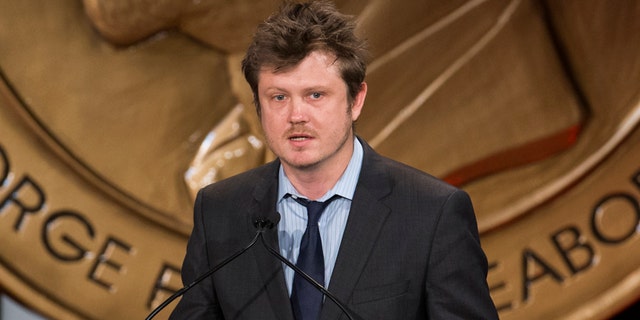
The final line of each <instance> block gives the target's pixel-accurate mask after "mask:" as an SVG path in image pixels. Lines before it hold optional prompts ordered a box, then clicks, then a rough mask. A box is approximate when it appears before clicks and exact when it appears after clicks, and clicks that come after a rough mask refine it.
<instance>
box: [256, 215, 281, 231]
mask: <svg viewBox="0 0 640 320" xmlns="http://www.w3.org/2000/svg"><path fill="white" fill-rule="evenodd" d="M278 222H280V214H279V213H277V212H276V213H275V214H274V215H272V217H271V218H267V217H264V218H257V219H256V220H255V221H253V226H254V227H256V229H258V230H260V231H264V230H270V229H273V227H275V226H276V225H277V224H278Z"/></svg>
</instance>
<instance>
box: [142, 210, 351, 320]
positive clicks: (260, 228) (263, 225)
mask: <svg viewBox="0 0 640 320" xmlns="http://www.w3.org/2000/svg"><path fill="white" fill-rule="evenodd" d="M279 221H280V215H277V216H276V217H275V219H274V221H271V220H270V219H268V218H258V219H256V220H255V221H254V222H253V226H254V227H256V229H257V231H256V235H255V236H254V237H253V239H252V240H251V242H249V244H248V245H247V246H246V247H244V248H242V249H241V250H240V251H238V252H236V253H234V254H233V255H231V256H229V257H228V258H226V259H225V260H223V261H222V262H220V263H218V264H217V265H215V266H214V267H213V268H211V269H209V271H207V272H206V273H204V274H202V275H201V276H199V277H198V278H197V279H195V280H194V281H193V282H191V283H190V284H188V285H186V286H184V287H183V288H182V289H180V290H178V291H176V292H175V293H174V294H172V295H171V296H170V297H169V298H167V299H166V300H165V301H163V302H162V303H161V304H160V305H159V306H157V307H156V308H155V309H153V311H152V312H151V313H150V314H149V315H148V316H147V317H146V318H145V320H151V319H153V317H155V316H156V315H157V314H158V313H159V312H160V311H162V309H164V308H165V307H166V306H167V305H169V304H170V303H171V302H173V300H175V299H177V298H178V297H180V296H182V295H183V294H185V293H186V292H187V291H189V290H190V289H191V288H193V287H194V286H195V285H197V284H198V283H200V282H202V280H204V279H206V278H207V277H209V276H211V275H212V274H214V273H215V272H216V271H218V270H220V268H222V267H224V266H225V265H227V264H228V263H229V262H231V261H233V260H234V259H236V258H237V257H239V256H240V255H242V254H243V253H245V252H246V251H247V250H249V249H251V247H253V246H254V245H255V244H256V243H257V242H258V239H260V240H261V241H260V242H261V243H262V245H263V246H264V247H265V249H267V251H268V252H269V253H271V255H273V256H275V257H276V258H277V259H278V260H280V261H282V262H283V263H284V264H286V265H287V266H288V267H289V268H291V269H293V271H294V272H296V273H298V274H300V275H301V276H302V277H303V278H304V279H305V280H306V281H308V282H309V283H311V285H313V286H314V287H315V288H316V289H318V290H319V291H320V292H322V293H323V294H324V295H325V296H326V297H328V298H329V299H330V300H331V301H333V303H335V304H336V305H337V306H338V308H340V310H342V312H343V313H344V314H345V315H346V316H347V318H349V320H354V318H353V316H352V313H351V312H349V311H348V310H347V308H346V306H345V305H344V304H343V303H342V302H340V300H338V298H336V297H335V296H334V295H333V294H331V292H329V291H328V290H327V289H325V287H324V286H322V285H321V284H319V283H318V282H317V281H315V280H314V279H313V278H311V276H309V275H308V274H306V273H305V272H304V271H302V270H300V268H298V267H297V266H296V265H294V264H293V263H291V262H290V261H289V260H287V258H285V257H283V256H282V255H281V254H280V253H279V252H278V251H276V250H274V249H273V248H271V247H270V246H268V245H267V243H266V241H265V239H264V236H263V233H264V232H265V231H267V230H270V229H273V227H275V226H276V225H277V224H278V222H279ZM353 314H354V315H355V313H353ZM357 319H358V320H361V318H360V317H357Z"/></svg>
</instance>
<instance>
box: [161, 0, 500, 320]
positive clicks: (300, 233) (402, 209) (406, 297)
mask: <svg viewBox="0 0 640 320" xmlns="http://www.w3.org/2000/svg"><path fill="white" fill-rule="evenodd" d="M354 28H355V24H354V22H353V21H352V20H350V19H349V18H348V17H346V16H344V15H342V14H340V13H338V12H337V11H336V10H335V7H334V6H333V5H331V4H330V3H326V2H320V1H311V2H309V3H305V4H293V3H286V4H284V5H283V6H282V7H281V10H280V11H279V12H278V13H276V14H274V15H273V16H271V17H270V18H269V19H267V20H266V21H265V22H264V23H263V24H261V25H260V26H259V27H258V30H257V32H256V34H255V36H254V39H253V42H252V44H251V46H250V47H249V49H248V52H247V54H246V56H245V59H244V60H243V65H242V67H243V71H244V74H245V77H246V79H247V81H248V82H249V84H250V86H251V89H252V91H253V94H254V99H255V104H256V108H257V112H258V115H259V117H260V121H261V123H262V127H263V130H264V135H265V137H266V140H267V143H268V145H269V147H270V148H271V150H272V151H273V152H274V153H275V154H276V155H277V157H278V159H277V160H276V161H274V162H272V163H269V164H266V165H264V166H262V167H259V168H256V169H253V170H251V171H248V172H246V173H243V174H240V175H238V176H235V177H232V178H230V179H227V180H224V181H221V182H218V183H215V184H213V185H210V186H208V187H205V188H203V189H202V190H200V192H199V193H198V196H197V199H196V202H195V208H194V228H193V232H192V235H191V237H190V239H189V243H188V246H187V254H186V257H185V260H184V264H183V268H182V274H183V281H184V282H185V283H191V282H192V281H193V280H194V279H195V278H196V277H198V276H199V275H201V274H204V273H205V272H207V271H208V270H209V269H211V268H212V267H213V266H215V265H217V264H219V263H220V262H221V261H223V260H224V259H226V258H228V257H229V256H231V255H233V254H234V253H235V252H237V251H239V250H240V249H241V248H243V247H245V246H247V244H248V243H249V241H250V240H251V239H252V238H253V237H254V235H255V234H256V228H255V226H254V222H255V221H256V220H257V219H261V218H262V219H269V220H271V221H276V220H277V219H278V216H279V217H281V219H280V220H279V222H278V224H277V227H276V228H274V229H273V230H269V231H265V233H264V236H265V237H266V240H267V244H268V245H269V246H271V247H272V248H276V250H279V251H280V252H281V253H282V255H284V256H285V257H286V258H287V259H289V260H290V261H291V262H292V263H295V264H296V265H297V266H298V267H300V268H301V269H303V270H305V272H308V273H309V274H310V275H311V276H312V277H313V278H314V279H315V280H316V281H318V282H319V283H320V284H322V285H324V286H325V287H326V288H328V290H329V292H331V293H332V294H333V295H334V296H336V297H337V298H338V299H339V301H341V302H342V303H344V304H345V305H346V306H347V308H348V309H349V313H350V314H351V316H352V317H353V318H357V317H359V318H362V319H367V320H368V319H387V320H389V319H392V320H393V319H397V320H405V319H497V314H496V310H495V307H494V305H493V303H492V301H491V298H490V296H489V290H488V287H487V283H486V274H487V261H486V257H485V255H484V253H483V251H482V249H481V247H480V243H479V236H478V231H477V226H476V220H475V216H474V212H473V208H472V205H471V202H470V199H469V197H468V196H467V194H466V193H464V192H463V191H461V190H458V189H456V188H454V187H451V186H449V185H447V184H445V183H443V182H441V181H440V180H437V179H436V178H434V177H432V176H430V175H428V174H425V173H423V172H420V171H418V170H416V169H413V168H410V167H407V166H405V165H402V164H400V163H397V162H395V161H393V160H390V159H387V158H385V157H382V156H380V155H378V154H376V153H375V152H374V151H373V150H372V149H371V148H370V147H369V146H368V145H367V144H366V142H365V141H364V140H362V139H360V138H358V137H356V136H355V134H354V123H355V121H356V120H357V119H358V117H359V115H360V113H361V111H362V108H363V105H364V101H365V97H366V94H367V85H366V83H365V82H364V77H365V70H366V59H365V58H366V50H365V45H364V43H363V41H362V40H360V39H359V38H357V37H356V36H355V35H354ZM309 200H314V201H318V202H324V204H323V205H322V206H323V207H326V208H324V211H323V212H322V209H320V210H319V211H320V212H321V213H319V214H318V213H314V214H313V216H314V217H316V218H317V217H318V216H319V220H318V222H317V223H315V222H312V221H315V219H316V218H313V219H308V217H307V214H308V215H309V217H311V216H312V213H311V212H312V210H315V209H311V207H312V205H311V204H309V203H308V201H309ZM316 205H318V203H317V202H316ZM305 206H307V207H305ZM318 234H319V235H318ZM313 239H318V240H317V241H314V240H313ZM314 244H316V246H315V247H314ZM310 252H311V253H310ZM318 265H319V266H320V267H319V268H320V271H318ZM314 310H315V311H314ZM172 319H326V320H329V319H347V315H345V314H344V313H343V312H342V311H341V310H340V308H339V307H338V306H337V305H336V304H335V303H333V302H332V301H330V300H329V299H327V298H324V299H323V297H322V295H318V291H317V290H316V289H315V288H311V287H309V284H308V281H306V280H304V279H302V278H300V276H299V275H298V273H296V272H293V270H292V269H291V268H289V267H287V266H285V265H283V263H281V262H280V261H279V260H277V259H276V258H274V257H273V256H272V255H270V253H269V252H268V251H267V250H266V249H265V248H264V247H262V246H261V245H256V246H253V247H252V248H251V249H250V250H248V251H247V252H245V253H244V254H242V255H240V256H239V257H238V258H236V259H235V260H233V261H232V262H230V263H229V264H227V265H226V266H224V267H223V268H221V269H220V270H218V271H217V272H216V273H214V274H213V275H212V276H211V277H210V278H207V279H206V280H204V281H203V282H202V283H200V284H198V285H197V286H194V287H193V288H192V290H190V291H188V292H187V293H186V294H185V295H184V296H183V298H182V300H181V301H180V303H179V304H178V306H177V307H176V309H175V310H174V312H173V314H172Z"/></svg>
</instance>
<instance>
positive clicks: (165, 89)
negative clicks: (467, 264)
mask: <svg viewBox="0 0 640 320" xmlns="http://www.w3.org/2000/svg"><path fill="white" fill-rule="evenodd" d="M336 3H337V5H338V7H339V8H341V9H342V10H343V11H344V12H347V13H350V14H353V15H355V16H357V18H358V24H359V32H360V33H361V34H362V35H363V36H364V37H366V38H367V39H368V40H369V42H370V45H371V49H372V52H373V60H372V61H371V64H370V65H369V74H368V77H367V82H368V84H369V88H370V90H369V96H368V97H367V103H366V106H365V110H364V112H363V114H362V116H361V119H360V120H359V122H358V124H357V131H358V133H359V134H360V135H361V136H363V137H364V138H365V139H367V140H368V141H369V142H370V143H371V144H372V145H373V146H374V147H375V148H376V150H378V151H379V152H380V153H382V154H385V155H387V156H390V157H392V158H395V159H397V160H400V161H402V162H405V163H407V164H410V165H412V166H415V167H418V168H420V169H422V170H424V171H427V172H430V173H432V174H434V175H436V176H438V177H441V178H443V179H445V180H447V181H449V182H450V183H452V184H455V185H458V186H460V187H462V188H464V189H465V190H467V191H468V192H469V193H470V194H471V196H472V199H473V201H474V205H475V208H476V211H477V216H478V222H479V228H480V232H481V240H482V245H483V247H484V249H485V251H486V253H487V256H488V258H489V263H490V271H489V277H488V281H489V285H490V287H491V293H492V296H493V299H494V301H495V303H496V305H497V307H498V309H499V313H500V316H501V318H502V319H507V320H508V319H607V318H609V317H611V316H613V315H614V314H616V313H617V312H619V311H621V310H624V309H625V308H626V307H628V306H629V305H631V304H633V303H635V301H637V300H638V299H640V254H638V252H640V235H639V233H640V231H639V230H640V161H639V160H638V159H640V128H639V124H638V123H639V122H640V54H639V52H640V19H638V17H640V2H639V1H635V0H620V1H607V0H564V1H542V0H520V1H518V0H484V1H481V0H475V1H474V0H468V1H462V0H455V1H439V0H431V1H423V0H420V1H418V0H416V1H382V0H359V1H347V0H343V1H337V2H336ZM277 5H278V1H275V0H274V1H248V0H240V1H231V2H230V1H221V0H199V1H180V0H157V1H137V0H112V1H107V0H84V1H81V0H64V1H46V0H21V1H12V0H1V1H0V290H2V291H3V292H5V293H8V294H10V295H11V296H13V297H14V298H16V299H17V300H19V301H21V302H22V303H24V304H26V305H27V306H29V307H31V308H33V309H35V310H37V311H38V312H41V313H43V314H44V315H46V316H47V317H50V318H52V319H137V318H140V319H141V318H144V316H146V315H147V314H148V313H149V312H150V311H151V310H152V309H153V308H154V307H155V306H157V305H158V304H159V303H160V302H161V301H162V300H164V299H165V298H167V297H168V296H169V295H170V294H171V293H172V292H174V291H176V290H177V289H179V288H180V286H181V282H180V277H179V273H180V266H181V262H182V258H183V255H184V250H185V246H186V241H187V238H188V235H189V232H190V228H191V205H192V201H193V195H194V193H195V192H196V191H197V190H198V188H200V187H201V186H203V185H205V184H208V183H215V182H216V181H218V180H220V179H223V178H225V177H228V176H231V175H233V174H236V173H238V172H241V171H244V170H246V169H249V168H252V167H255V166H257V165H260V164H262V163H265V162H266V161H269V160H271V159H272V158H273V155H272V154H271V153H270V152H269V151H268V150H267V148H266V146H265V145H264V141H263V138H262V136H261V133H260V128H259V122H258V120H257V117H256V115H255V111H254V109H253V106H252V105H251V99H252V98H251V93H250V91H249V89H248V86H246V85H245V84H244V82H243V81H244V80H243V79H242V76H241V74H240V67H239V62H240V59H241V58H242V55H243V51H244V49H245V48H246V46H247V44H248V41H249V40H250V37H251V34H252V32H253V30H254V28H255V25H256V24H257V23H258V22H259V21H261V20H263V19H264V18H265V17H266V16H267V15H268V14H269V13H270V12H272V11H273V10H274V9H275V8H276V7H277ZM399 263H401V262H399ZM174 304H175V302H174ZM172 307H173V306H170V307H169V309H171V308H172ZM168 314H169V310H166V311H164V312H163V313H161V314H160V315H159V316H158V318H160V319H165V318H167V317H168Z"/></svg>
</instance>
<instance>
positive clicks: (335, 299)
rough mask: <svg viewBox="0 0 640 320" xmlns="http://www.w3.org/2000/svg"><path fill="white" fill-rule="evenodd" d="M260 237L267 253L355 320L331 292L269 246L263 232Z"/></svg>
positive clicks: (350, 319) (351, 319) (350, 318)
mask: <svg viewBox="0 0 640 320" xmlns="http://www.w3.org/2000/svg"><path fill="white" fill-rule="evenodd" d="M258 237H260V242H262V245H263V246H264V247H265V248H266V249H267V251H269V253H271V255H273V256H275V257H276V258H278V260H280V261H282V262H283V263H284V264H286V265H287V266H288V267H289V268H291V269H293V271H294V272H296V273H298V274H300V275H301V276H302V277H303V278H304V279H305V280H307V281H308V282H309V283H311V285H313V286H314V287H315V288H316V289H318V290H319V291H320V292H322V293H323V294H324V295H325V296H326V297H327V298H329V299H330V300H331V301H333V303H335V304H336V305H337V306H338V308H340V310H342V312H343V313H344V314H345V315H346V316H347V318H349V320H354V318H353V316H352V312H350V311H349V310H347V307H346V306H345V305H344V304H343V303H342V302H341V301H340V300H338V298H336V297H335V296H334V295H333V294H332V293H331V292H329V290H327V289H326V288H325V287H324V286H323V285H321V284H320V283H318V282H317V281H316V280H314V279H313V278H312V277H311V276H309V275H308V274H307V273H306V272H304V271H302V270H301V269H300V268H298V267H297V266H296V265H295V264H293V263H291V261H289V260H287V258H285V257H283V256H282V255H281V254H280V253H279V252H278V251H276V250H275V249H273V248H271V247H270V246H268V245H267V243H266V242H265V240H264V236H263V235H262V232H260V233H258ZM353 314H355V313H353ZM358 319H359V320H361V318H360V317H358Z"/></svg>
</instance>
